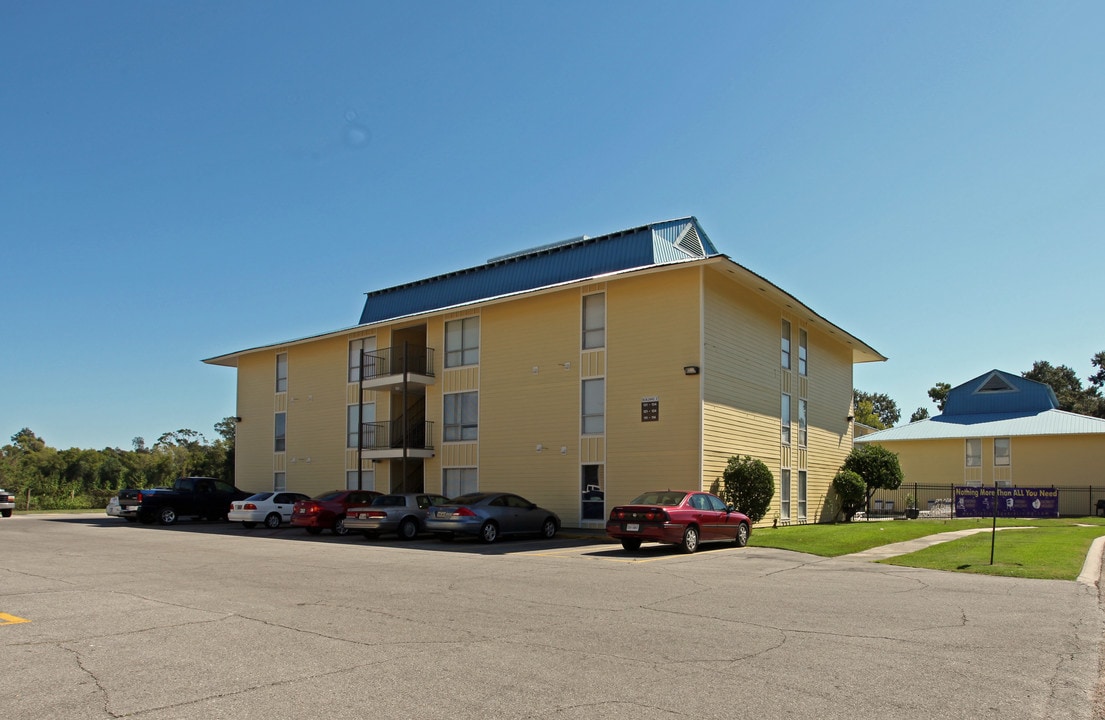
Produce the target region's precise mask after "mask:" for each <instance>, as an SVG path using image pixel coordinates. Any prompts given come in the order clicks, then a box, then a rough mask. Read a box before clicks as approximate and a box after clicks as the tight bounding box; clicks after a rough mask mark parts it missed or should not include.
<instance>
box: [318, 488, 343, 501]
mask: <svg viewBox="0 0 1105 720" xmlns="http://www.w3.org/2000/svg"><path fill="white" fill-rule="evenodd" d="M344 493H345V491H344V490H331V491H330V492H326V493H323V494H321V495H316V496H315V500H337V499H338V498H340V497H341V496H342V495H343V494H344Z"/></svg>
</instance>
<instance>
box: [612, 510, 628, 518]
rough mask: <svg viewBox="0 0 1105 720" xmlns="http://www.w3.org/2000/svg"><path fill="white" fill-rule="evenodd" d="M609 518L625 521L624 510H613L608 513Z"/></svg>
mask: <svg viewBox="0 0 1105 720" xmlns="http://www.w3.org/2000/svg"><path fill="white" fill-rule="evenodd" d="M610 517H611V519H613V520H625V510H622V509H621V508H614V509H613V510H611V511H610Z"/></svg>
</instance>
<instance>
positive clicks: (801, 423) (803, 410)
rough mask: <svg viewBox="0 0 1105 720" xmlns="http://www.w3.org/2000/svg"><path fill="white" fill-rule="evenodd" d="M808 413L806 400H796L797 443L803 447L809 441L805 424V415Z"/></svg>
mask: <svg viewBox="0 0 1105 720" xmlns="http://www.w3.org/2000/svg"><path fill="white" fill-rule="evenodd" d="M808 414H809V405H808V401H807V400H799V401H798V445H799V446H801V447H805V446H806V444H807V443H808V442H809V432H808V426H807V424H806V416H807V415H808Z"/></svg>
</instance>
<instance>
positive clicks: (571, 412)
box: [204, 217, 886, 527]
mask: <svg viewBox="0 0 1105 720" xmlns="http://www.w3.org/2000/svg"><path fill="white" fill-rule="evenodd" d="M885 359H886V358H884V357H883V356H882V355H880V354H879V353H878V352H876V351H875V350H874V349H872V348H871V347H870V346H868V345H867V344H866V343H864V342H862V341H861V340H859V339H857V338H856V337H855V336H853V335H852V334H850V333H848V332H846V331H845V330H843V329H841V328H840V327H838V326H837V325H834V324H833V323H831V322H829V321H828V320H826V319H825V318H823V317H821V316H820V315H818V314H817V313H816V312H814V311H813V310H812V309H810V308H809V307H807V306H806V305H804V304H803V303H801V302H800V301H799V300H798V299H796V298H795V297H794V296H793V295H791V294H789V293H787V292H786V291H784V290H782V289H780V288H779V287H777V286H775V285H773V284H772V283H770V282H769V281H767V280H766V279H764V278H762V277H760V276H759V275H756V274H755V273H753V272H751V271H750V270H748V269H746V268H744V267H742V266H741V265H739V264H737V263H736V262H734V261H733V260H732V259H730V258H729V257H727V256H726V255H723V254H721V253H719V252H718V250H717V249H716V247H715V246H714V245H713V243H712V242H711V241H710V239H709V238H708V237H707V235H706V233H705V232H704V231H703V230H702V228H701V227H700V226H699V223H698V221H697V220H696V219H695V218H693V217H689V218H682V219H678V220H673V221H668V222H662V223H653V224H649V225H644V226H641V227H637V228H632V229H628V230H624V231H621V232H617V233H611V234H608V235H603V236H601V237H586V236H584V237H580V238H576V239H573V240H569V241H565V242H562V243H555V244H552V245H547V246H542V247H539V248H534V249H531V250H526V251H522V252H519V253H516V254H513V255H508V256H504V257H500V258H495V259H492V260H490V261H488V262H487V263H485V264H483V265H479V266H476V267H472V268H468V269H465V270H460V271H457V272H453V273H448V274H446V275H441V276H437V277H431V278H426V279H424V280H419V281H417V282H412V283H407V284H404V285H400V286H396V287H391V288H386V289H382V290H377V291H373V292H370V293H368V296H367V298H366V301H365V306H364V311H363V312H362V315H361V318H360V321H359V323H358V324H357V325H355V326H353V327H350V328H346V329H342V330H336V331H331V332H325V333H322V334H319V335H315V336H312V337H306V338H301V339H297V340H289V341H285V342H278V343H273V344H270V345H265V346H263V347H255V348H250V349H247V350H240V351H237V352H232V353H228V354H225V355H220V356H218V357H213V358H209V359H207V360H205V361H204V362H207V363H209V364H212V365H222V366H226V367H235V368H237V371H238V382H237V415H238V417H239V420H238V424H237V441H236V452H235V463H236V464H235V482H236V484H237V485H238V486H239V487H241V488H243V489H246V490H252V491H261V490H270V489H278V490H279V489H288V490H294V491H299V492H304V493H308V494H310V495H315V494H318V493H321V492H324V491H327V490H333V489H337V488H343V487H348V488H361V489H375V490H378V491H381V492H399V491H429V492H441V493H443V494H445V495H448V496H456V495H459V494H462V493H466V492H472V491H475V490H477V489H478V490H490V491H494V490H500V491H510V492H515V493H518V494H519V495H522V496H523V497H525V498H527V499H529V500H531V501H533V502H536V503H538V504H540V505H542V506H543V507H547V508H550V509H552V510H554V511H556V512H557V513H558V514H559V515H560V517H561V519H562V521H563V524H564V525H565V526H567V527H602V526H603V522H604V519H605V516H606V512H607V510H608V508H609V507H612V506H613V505H615V504H618V503H624V502H627V501H629V500H630V499H632V498H633V497H634V496H636V495H637V494H639V493H640V492H642V491H645V490H649V489H656V488H681V489H699V488H703V489H709V488H710V487H711V485H712V484H713V483H714V481H715V480H716V479H717V478H719V477H720V476H721V473H722V470H723V469H724V467H725V465H726V463H727V461H728V459H729V458H730V457H731V456H733V455H752V456H754V457H757V458H759V459H761V460H763V461H764V462H765V463H766V464H767V465H768V467H769V468H771V469H772V471H773V473H774V474H775V480H776V493H775V499H774V506H773V508H772V510H771V511H770V512H769V513H768V516H767V517H765V518H764V522H772V521H775V520H778V521H780V522H816V521H818V520H820V519H823V513H824V512H825V496H826V493H827V492H828V489H829V485H830V483H831V480H832V477H833V475H835V473H836V471H837V470H838V468H839V467H840V465H841V463H842V462H843V461H844V458H845V457H846V456H847V454H848V453H849V452H850V451H851V449H852V439H853V434H852V433H853V429H852V422H851V416H852V412H851V402H852V387H853V383H852V368H853V365H854V364H855V363H860V362H879V361H884V360H885ZM824 519H829V518H828V517H827V516H824Z"/></svg>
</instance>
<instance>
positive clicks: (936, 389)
mask: <svg viewBox="0 0 1105 720" xmlns="http://www.w3.org/2000/svg"><path fill="white" fill-rule="evenodd" d="M951 389H952V386H951V385H949V384H948V383H946V382H938V383H936V384H935V385H933V386H932V387H930V388H929V398H930V399H931V400H932V401H933V402H934V403H936V409H937V410H939V411H940V412H944V405H945V404H947V402H948V392H950V391H951Z"/></svg>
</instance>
